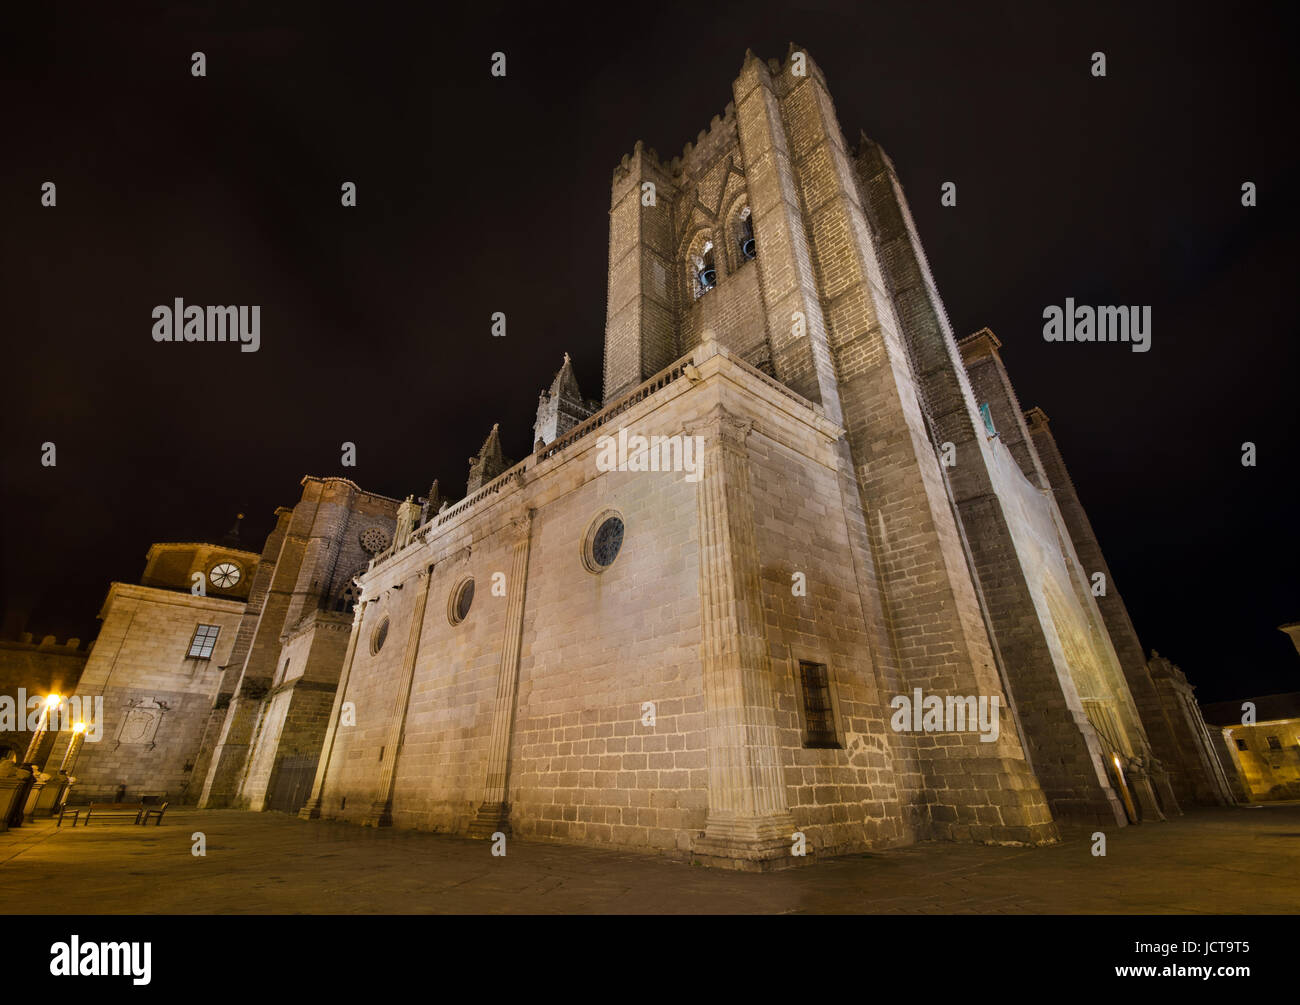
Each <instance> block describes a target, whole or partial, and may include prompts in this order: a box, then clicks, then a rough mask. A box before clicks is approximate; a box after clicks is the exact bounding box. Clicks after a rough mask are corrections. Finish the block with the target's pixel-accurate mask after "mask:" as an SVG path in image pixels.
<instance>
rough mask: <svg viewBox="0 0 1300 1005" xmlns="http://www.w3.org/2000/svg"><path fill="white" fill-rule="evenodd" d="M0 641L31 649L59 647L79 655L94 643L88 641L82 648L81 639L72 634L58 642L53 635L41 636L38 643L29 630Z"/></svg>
mask: <svg viewBox="0 0 1300 1005" xmlns="http://www.w3.org/2000/svg"><path fill="white" fill-rule="evenodd" d="M0 643H2V644H3V645H6V646H30V647H31V648H33V649H45V650H51V649H61V650H63V651H65V652H68V653H75V654H77V655H81V656H85V655H86V654H87V653H89V652H90V647H91V646H92V645H94V643H93V642H89V643H87V644H86V647H85V648H84V649H83V648H82V647H81V639H79V638H77V637H76V636H73V637H71V638H69V639H67V640H65V641H63V642H60V641H59V640H58V639H57V638H55V637H54V636H53V635H46V636H43V637H42V638H41V641H40V642H39V643H38V642H34V641H33V636H32V633H31V632H23V633H22V634H21V635H19V636H18V638H17V640H14V639H3V640H0Z"/></svg>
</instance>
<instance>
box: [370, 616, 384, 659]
mask: <svg viewBox="0 0 1300 1005" xmlns="http://www.w3.org/2000/svg"><path fill="white" fill-rule="evenodd" d="M387 638H388V619H387V618H384V620H383V621H381V622H379V624H378V625H376V626H375V630H374V631H373V632H371V633H370V655H372V656H373V655H374V654H375V653H377V652H379V650H381V649H383V648H384V641H385V640H386V639H387Z"/></svg>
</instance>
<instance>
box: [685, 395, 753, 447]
mask: <svg viewBox="0 0 1300 1005" xmlns="http://www.w3.org/2000/svg"><path fill="white" fill-rule="evenodd" d="M683 428H684V431H685V432H686V433H687V434H688V435H690V436H702V437H704V449H705V450H710V449H712V448H714V447H730V448H732V449H735V450H743V449H744V447H745V440H746V439H748V438H749V434H750V433H751V432H752V431H753V429H754V422H753V420H752V419H747V418H745V417H744V416H740V415H737V414H736V413H735V412H732V411H731V410H730V409H728V408H727V407H726V406H725V405H717V406H715V407H714V408H713V409H712V410H711V411H709V412H708V413H706V414H705V415H703V416H701V417H700V418H699V419H697V420H695V421H694V422H692V423H690V424H689V425H687V426H685V427H683Z"/></svg>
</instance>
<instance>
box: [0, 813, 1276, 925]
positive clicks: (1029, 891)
mask: <svg viewBox="0 0 1300 1005" xmlns="http://www.w3.org/2000/svg"><path fill="white" fill-rule="evenodd" d="M1092 830H1093V829H1092V828H1080V829H1070V830H1067V831H1066V832H1065V834H1064V839H1063V841H1062V843H1061V844H1060V845H1056V846H1052V847H1047V848H995V847H981V846H974V845H959V844H937V843H926V844H920V845H916V846H913V847H910V848H905V849H900V850H895V851H887V852H877V853H873V854H869V855H855V856H849V857H845V858H837V859H828V860H826V861H823V862H818V863H814V864H811V865H808V866H806V867H804V868H799V869H790V870H785V871H782V872H777V873H769V874H763V875H754V874H744V873H734V872H727V871H721V870H716V869H705V868H701V867H698V866H692V865H690V864H689V863H686V862H681V861H674V860H669V859H665V858H659V857H654V856H647V855H641V854H634V853H628V852H620V851H612V850H605V849H593V848H574V847H566V846H562V845H556V844H549V843H536V842H529V841H523V840H511V841H510V842H509V843H508V846H507V854H506V856H505V857H493V856H492V854H491V851H490V845H489V843H488V842H483V841H470V840H466V839H461V838H454V837H447V836H443V835H437V834H428V833H421V832H415V831H399V830H390V829H386V830H374V829H369V828H361V827H356V826H353V825H350V824H341V823H332V822H327V821H310V822H307V821H301V820H298V819H297V818H295V817H290V816H286V815H283V814H278V813H246V812H240V811H237V810H204V811H200V810H188V809H181V810H169V811H168V813H167V816H166V819H165V820H164V821H163V825H162V826H161V827H154V826H150V827H148V828H143V827H136V826H133V825H131V824H129V823H104V824H97V823H92V824H91V826H90V827H89V828H86V827H82V826H78V827H76V828H72V827H69V826H67V825H66V824H65V825H64V826H63V827H62V828H58V829H56V828H55V826H54V823H53V821H41V822H39V823H36V824H28V825H25V826H23V827H21V828H18V829H14V830H10V831H7V832H3V833H0V913H5V914H115V913H122V914H264V913H273V914H297V913H342V914H371V913H449V914H467V913H475V914H506V913H528V914H573V913H614V914H625V913H662V914H697V913H810V914H817V913H876V914H951V913H958V914H1020V913H1066V914H1073V913H1105V914H1111V913H1115V914H1123V913H1180V914H1181V913H1213V914H1220V913H1222V914H1235V913H1251V914H1254V913H1262V914H1291V913H1295V912H1296V911H1297V910H1300V804H1297V803H1290V804H1279V805H1271V806H1261V807H1237V808H1231V809H1227V808H1225V809H1215V810H1193V811H1190V812H1189V813H1188V814H1187V815H1186V816H1183V817H1180V818H1176V819H1174V820H1172V821H1169V822H1167V823H1160V824H1149V825H1144V826H1140V827H1127V828H1111V829H1110V830H1108V831H1107V841H1108V846H1107V855H1106V856H1105V857H1104V858H1098V857H1094V856H1093V855H1092V853H1091V847H1092V843H1091V840H1090V836H1091V833H1092ZM195 831H202V832H203V833H204V834H205V835H206V839H207V854H206V856H204V857H201V858H200V857H195V856H194V855H192V854H191V844H192V841H191V835H192V834H193V833H194V832H195Z"/></svg>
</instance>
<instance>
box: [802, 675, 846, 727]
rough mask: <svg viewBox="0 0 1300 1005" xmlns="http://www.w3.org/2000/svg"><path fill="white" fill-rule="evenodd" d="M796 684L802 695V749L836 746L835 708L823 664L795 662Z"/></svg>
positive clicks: (828, 678)
mask: <svg viewBox="0 0 1300 1005" xmlns="http://www.w3.org/2000/svg"><path fill="white" fill-rule="evenodd" d="M799 685H800V690H801V691H802V692H803V717H804V740H803V745H804V746H805V747H820V748H829V747H838V746H839V745H840V741H839V737H838V736H837V735H836V733H835V709H834V706H833V705H832V703H831V684H830V677H829V675H828V674H827V672H826V664H825V663H806V662H804V661H803V660H800V661H799Z"/></svg>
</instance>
